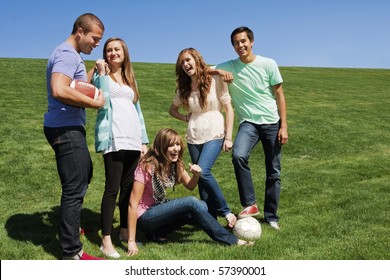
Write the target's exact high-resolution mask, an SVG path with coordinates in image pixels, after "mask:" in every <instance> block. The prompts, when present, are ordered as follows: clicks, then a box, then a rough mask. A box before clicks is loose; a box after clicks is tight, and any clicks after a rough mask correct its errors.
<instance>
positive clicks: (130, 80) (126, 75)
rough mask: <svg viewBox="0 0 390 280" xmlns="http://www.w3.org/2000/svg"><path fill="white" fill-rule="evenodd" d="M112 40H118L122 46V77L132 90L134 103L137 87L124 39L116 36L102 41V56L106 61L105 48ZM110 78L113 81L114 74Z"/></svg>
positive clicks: (136, 98)
mask: <svg viewBox="0 0 390 280" xmlns="http://www.w3.org/2000/svg"><path fill="white" fill-rule="evenodd" d="M112 41H119V42H120V43H121V45H122V48H123V54H124V58H123V63H122V79H123V81H124V82H125V83H126V84H127V85H128V86H130V87H131V88H132V89H133V91H134V103H136V102H137V101H138V99H139V91H138V88H137V83H136V79H135V74H134V70H133V66H132V65H131V61H130V54H129V48H128V47H127V45H126V43H125V41H123V40H122V39H121V38H117V37H111V38H109V39H108V40H107V41H106V42H105V43H104V48H103V58H104V60H106V61H107V55H106V48H107V45H108V44H109V43H111V42H112ZM111 78H112V79H113V80H114V81H115V78H114V76H111Z"/></svg>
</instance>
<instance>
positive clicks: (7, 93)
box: [0, 58, 390, 260]
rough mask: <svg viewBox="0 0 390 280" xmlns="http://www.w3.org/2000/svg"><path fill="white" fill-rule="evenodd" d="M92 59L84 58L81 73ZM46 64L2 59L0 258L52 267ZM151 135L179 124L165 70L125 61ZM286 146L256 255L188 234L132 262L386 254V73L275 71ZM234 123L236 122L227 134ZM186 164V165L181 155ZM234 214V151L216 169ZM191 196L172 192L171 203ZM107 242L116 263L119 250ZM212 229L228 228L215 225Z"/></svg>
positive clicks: (96, 193) (95, 195)
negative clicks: (269, 222)
mask: <svg viewBox="0 0 390 280" xmlns="http://www.w3.org/2000/svg"><path fill="white" fill-rule="evenodd" d="M92 65H93V62H91V61H87V66H88V68H89V67H91V66H92ZM45 66H46V60H39V59H5V58H0V81H1V82H0V96H1V99H0V104H1V110H0V122H1V126H0V178H1V179H0V201H1V212H0V223H1V224H2V225H4V226H3V227H2V228H1V229H0V243H1V244H2V249H1V250H0V258H1V259H2V260H15V259H16V260H18V259H58V258H61V251H60V248H59V242H58V208H59V207H58V206H59V202H60V194H61V186H60V181H59V178H58V175H57V171H56V167H55V160H54V154H53V151H52V149H51V147H50V146H49V145H48V144H47V142H46V139H45V137H44V135H43V130H42V123H43V114H44V113H45V111H46V108H47V100H46V89H45ZM134 68H135V72H136V77H137V80H138V85H139V88H140V92H141V106H142V110H143V113H144V117H145V121H146V126H147V131H148V134H149V138H150V139H151V140H152V139H153V138H154V135H155V133H156V131H157V130H158V129H160V128H162V127H172V128H175V129H176V130H178V131H179V132H180V133H181V134H182V135H183V136H184V133H185V128H186V127H185V124H184V123H182V122H179V121H177V120H175V119H173V118H172V117H170V116H169V115H168V109H169V106H170V104H171V100H172V98H173V94H174V89H175V74H174V65H173V64H152V63H134ZM281 73H282V75H283V78H284V81H285V82H284V89H285V95H286V99H287V113H288V125H289V137H290V140H289V143H288V144H287V145H285V146H284V148H283V160H282V186H283V187H282V193H281V202H280V211H279V214H280V217H281V220H280V225H281V227H282V230H281V231H280V232H275V231H273V230H271V229H270V228H269V227H268V226H266V225H263V226H262V228H263V234H262V237H261V239H260V240H258V241H257V243H256V245H255V246H254V247H253V248H237V247H226V246H223V245H220V244H217V243H215V242H212V241H211V240H210V239H209V238H208V236H207V235H206V234H204V233H203V232H201V231H196V230H194V228H192V227H186V228H184V229H183V230H181V231H179V232H178V233H175V234H172V235H170V236H169V239H170V240H171V242H169V243H168V244H166V245H156V244H153V243H149V242H146V240H145V239H144V238H143V236H142V235H140V240H141V241H143V242H144V245H143V246H142V247H141V248H140V254H139V255H138V256H136V257H135V259H148V260H150V259H156V260H157V259H183V260H184V259H198V260H200V259H213V260H222V259H264V260H311V259H313V260H334V259H337V260H339V259H340V260H345V259H353V260H374V259H389V257H390V239H389V236H390V215H389V213H390V196H389V193H390V160H389V158H390V98H389V93H390V82H389V81H390V70H388V69H336V68H334V69H332V68H298V67H297V68H295V67H282V68H281ZM95 114H96V112H95V111H94V110H89V109H88V112H87V116H88V124H87V134H88V144H89V146H90V150H91V155H92V160H93V163H94V177H93V180H92V183H91V185H90V187H89V190H88V192H87V195H86V198H85V202H84V210H83V216H82V226H83V227H84V228H85V229H86V230H87V234H86V235H85V236H83V237H82V242H83V244H84V248H85V250H86V251H87V252H88V253H91V254H95V255H100V251H99V246H100V222H99V218H100V202H101V197H102V194H103V188H104V169H103V161H102V156H101V154H96V153H95V152H94V139H93V128H94V120H95V116H96V115H95ZM236 129H237V123H235V130H236ZM260 146H261V145H259V146H258V147H257V149H256V150H257V151H256V152H255V153H254V154H253V155H252V157H251V159H250V160H251V166H252V170H253V171H254V174H255V176H254V181H255V184H256V187H257V189H256V192H257V199H258V203H259V205H260V206H261V205H262V204H263V193H264V186H263V185H264V184H263V182H264V166H263V155H262V151H261V149H260ZM186 160H187V161H188V162H189V156H188V152H186ZM213 173H214V175H215V177H216V178H217V180H218V181H219V183H220V185H221V187H222V188H223V192H224V194H225V196H226V199H227V200H228V203H229V206H230V207H231V208H232V210H233V212H235V213H238V212H239V211H240V210H241V205H240V203H239V199H238V191H237V187H236V182H235V178H234V172H233V167H232V164H231V155H230V154H229V153H222V154H221V156H220V157H219V159H218V161H217V163H216V165H215V167H214V171H213ZM189 194H193V195H196V196H198V192H197V190H195V191H193V192H190V191H187V190H184V188H183V187H177V188H176V190H175V192H173V193H170V194H169V195H170V196H171V197H175V196H183V195H189ZM115 215H116V216H115V217H116V221H115V230H114V244H115V245H116V247H117V248H118V251H119V253H121V255H122V259H127V257H126V254H125V252H126V244H125V243H120V241H119V240H118V238H117V237H118V233H119V231H118V227H119V222H118V221H119V213H118V211H116V213H115ZM221 223H222V224H225V221H224V220H223V219H221Z"/></svg>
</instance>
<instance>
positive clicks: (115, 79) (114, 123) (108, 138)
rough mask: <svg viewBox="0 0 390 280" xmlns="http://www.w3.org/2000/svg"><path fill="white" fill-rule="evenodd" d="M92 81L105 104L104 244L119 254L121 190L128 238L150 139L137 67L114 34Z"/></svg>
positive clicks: (98, 143) (99, 127)
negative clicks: (132, 199)
mask: <svg viewBox="0 0 390 280" xmlns="http://www.w3.org/2000/svg"><path fill="white" fill-rule="evenodd" d="M92 73H93V76H92V83H94V84H95V85H96V86H98V87H99V88H101V89H102V91H103V93H104V96H105V97H106V104H105V106H104V107H103V108H102V109H101V110H99V112H98V115H97V120H96V129H95V148H96V151H97V152H102V153H103V157H104V167H105V175H106V183H105V190H104V194H103V198H102V204H101V225H102V236H103V238H102V246H101V247H100V250H101V251H102V252H103V254H105V255H106V256H108V257H113V258H119V257H120V255H119V254H118V252H117V251H116V250H115V248H114V246H113V243H112V240H111V230H112V225H113V216H114V211H115V205H116V198H117V196H118V193H119V192H120V194H119V213H120V227H121V232H120V236H119V238H120V239H121V240H122V241H127V235H128V234H127V233H128V230H127V210H128V203H129V196H130V192H131V188H132V185H133V179H134V170H135V168H136V166H137V164H138V160H139V158H140V155H141V153H143V152H146V151H147V146H146V144H148V143H149V141H148V137H147V134H146V129H145V124H144V119H143V115H142V111H141V107H140V105H139V92H138V89H137V85H136V81H135V76H134V71H133V68H132V66H131V62H130V56H129V52H128V48H127V46H126V43H125V42H124V41H123V40H122V39H119V38H110V39H108V40H107V42H106V43H105V44H104V49H103V59H99V60H97V61H96V65H95V68H94V69H92V70H91V71H90V75H92Z"/></svg>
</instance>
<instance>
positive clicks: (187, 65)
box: [181, 52, 196, 77]
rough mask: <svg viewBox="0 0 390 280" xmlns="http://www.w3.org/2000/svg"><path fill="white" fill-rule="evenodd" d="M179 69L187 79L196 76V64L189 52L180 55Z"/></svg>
mask: <svg viewBox="0 0 390 280" xmlns="http://www.w3.org/2000/svg"><path fill="white" fill-rule="evenodd" d="M181 68H182V69H183V71H184V72H185V73H186V74H187V75H188V76H189V77H192V76H193V75H195V74H196V62H195V59H194V57H193V56H192V55H191V54H190V53H189V52H185V53H183V54H182V55H181Z"/></svg>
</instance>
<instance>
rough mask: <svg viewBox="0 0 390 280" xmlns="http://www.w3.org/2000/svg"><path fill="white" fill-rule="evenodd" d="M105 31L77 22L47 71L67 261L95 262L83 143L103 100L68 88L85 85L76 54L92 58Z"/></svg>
mask: <svg viewBox="0 0 390 280" xmlns="http://www.w3.org/2000/svg"><path fill="white" fill-rule="evenodd" d="M103 33H104V25H103V23H102V22H101V20H100V19H99V18H98V17H96V16H95V15H93V14H89V13H87V14H83V15H81V16H79V17H78V18H77V19H76V21H75V22H74V25H73V30H72V33H71V35H70V36H69V37H68V39H67V40H66V41H65V42H63V43H62V44H60V45H59V46H58V47H57V48H56V49H55V50H54V52H53V53H52V55H51V57H50V58H49V60H48V63H47V68H46V86H47V99H48V110H47V112H46V113H45V116H44V133H45V136H46V139H47V141H48V142H49V144H50V145H51V147H52V148H53V150H54V151H55V157H56V162H57V170H58V174H59V177H60V179H61V185H62V194H61V206H60V244H61V249H62V253H63V259H65V260H93V259H98V258H96V257H93V256H90V255H88V254H86V253H84V251H83V246H82V244H81V242H80V216H81V208H82V204H83V200H84V196H85V194H86V192H87V187H88V184H89V182H90V180H91V177H92V161H91V157H90V154H89V150H88V146H87V143H86V137H85V134H86V133H85V122H86V115H85V108H95V109H99V108H101V107H102V106H103V105H104V102H105V100H104V97H103V94H100V95H99V98H98V99H97V100H93V99H91V98H89V97H87V96H85V95H83V94H82V93H80V92H78V91H77V90H75V89H73V88H71V87H70V83H71V82H72V80H83V81H87V71H86V68H85V64H84V61H83V59H82V58H81V56H80V53H84V54H90V53H91V52H92V50H93V49H94V48H96V47H97V46H98V45H99V42H100V40H101V39H102V37H103Z"/></svg>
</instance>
